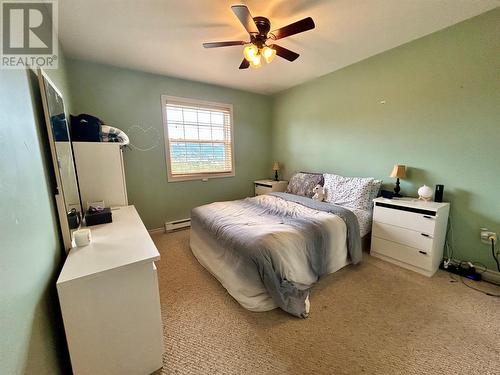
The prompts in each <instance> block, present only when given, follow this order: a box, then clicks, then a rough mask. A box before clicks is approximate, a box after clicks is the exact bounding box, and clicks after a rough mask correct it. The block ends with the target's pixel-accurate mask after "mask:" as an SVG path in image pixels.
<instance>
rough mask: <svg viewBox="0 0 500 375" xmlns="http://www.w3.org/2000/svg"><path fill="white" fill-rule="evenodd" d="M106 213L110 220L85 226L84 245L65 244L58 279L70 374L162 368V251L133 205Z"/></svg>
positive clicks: (97, 374)
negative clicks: (87, 238) (159, 270)
mask: <svg viewBox="0 0 500 375" xmlns="http://www.w3.org/2000/svg"><path fill="white" fill-rule="evenodd" d="M112 213H113V222H112V223H108V224H101V225H95V226H92V227H90V230H91V231H92V242H91V243H90V244H89V245H87V246H84V247H78V248H73V249H71V251H70V252H69V254H68V257H67V259H66V262H65V263H64V266H63V268H62V270H61V274H60V275H59V278H58V280H57V292H58V295H59V303H60V306H61V312H62V316H63V321H64V330H65V333H66V339H67V342H68V348H69V354H70V357H71V366H72V369H73V374H75V375H87V374H88V375H101V374H102V375H114V374H117V375H118V374H120V375H121V374H150V373H152V372H153V371H155V370H157V369H159V368H160V367H162V354H163V329H162V320H161V310H160V295H159V292H158V275H157V271H156V266H155V264H154V262H155V261H157V260H159V259H160V254H159V252H158V250H157V249H156V247H155V244H154V243H153V241H152V240H151V237H150V236H149V234H148V232H147V230H146V228H145V227H144V224H143V223H142V221H141V219H140V217H139V214H138V213H137V211H136V210H135V207H134V206H125V207H120V208H117V209H116V210H113V211H112Z"/></svg>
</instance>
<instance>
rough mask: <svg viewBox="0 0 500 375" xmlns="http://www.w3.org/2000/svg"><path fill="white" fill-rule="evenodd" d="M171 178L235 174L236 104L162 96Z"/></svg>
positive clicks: (181, 178)
mask: <svg viewBox="0 0 500 375" xmlns="http://www.w3.org/2000/svg"><path fill="white" fill-rule="evenodd" d="M162 106H163V125H164V127H165V150H166V154H167V169H168V181H185V180H195V179H202V178H210V177H229V176H234V153H233V107H232V105H230V104H219V103H210V102H203V101H199V100H193V99H185V98H176V97H172V96H167V95H162Z"/></svg>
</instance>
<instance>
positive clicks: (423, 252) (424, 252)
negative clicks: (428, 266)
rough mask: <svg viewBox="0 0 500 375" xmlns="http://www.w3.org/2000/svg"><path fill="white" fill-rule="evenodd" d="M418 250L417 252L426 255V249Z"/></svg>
mask: <svg viewBox="0 0 500 375" xmlns="http://www.w3.org/2000/svg"><path fill="white" fill-rule="evenodd" d="M418 252H419V253H420V254H424V255H427V251H422V250H419V251H418Z"/></svg>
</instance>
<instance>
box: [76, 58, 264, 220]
mask: <svg viewBox="0 0 500 375" xmlns="http://www.w3.org/2000/svg"><path fill="white" fill-rule="evenodd" d="M67 65H68V72H69V77H70V85H71V89H72V90H71V94H72V103H73V113H74V114H77V113H89V114H92V115H95V116H97V117H99V118H101V119H102V120H103V121H104V122H105V123H107V124H109V125H111V126H116V127H118V128H120V129H122V130H124V131H125V132H126V133H127V134H128V135H129V137H130V141H131V144H132V147H131V148H130V149H126V150H125V151H124V164H125V173H126V181H127V191H128V198H129V203H130V204H134V205H135V206H136V207H137V210H138V211H139V213H140V215H141V218H142V219H143V221H144V223H145V225H146V226H147V227H148V228H150V229H152V228H159V227H162V226H163V224H164V223H165V221H168V220H173V219H182V218H187V217H189V215H190V210H191V208H193V207H196V206H199V205H202V204H205V203H209V202H213V201H218V200H230V199H237V198H242V197H245V196H250V195H252V194H253V181H254V180H255V179H259V178H264V177H269V176H270V175H271V174H272V171H271V162H270V160H271V154H270V144H271V140H270V134H271V128H270V120H271V98H270V97H266V96H263V95H257V94H251V93H248V92H244V91H239V90H233V89H229V88H223V87H219V86H214V85H208V84H203V83H198V82H192V81H187V80H182V79H176V78H170V77H165V76H160V75H154V74H148V73H143V72H138V71H134V70H128V69H122V68H117V67H111V66H106V65H101V64H96V63H90V62H84V61H78V60H70V59H68V64H67ZM162 94H167V95H173V96H180V97H186V98H194V99H201V100H208V101H213V102H221V103H230V104H232V105H233V110H234V113H233V118H234V147H235V166H236V176H235V177H227V178H214V179H210V180H209V181H208V182H202V181H185V182H171V183H168V182H167V169H166V161H165V146H164V136H163V124H162V109H161V104H160V95H162Z"/></svg>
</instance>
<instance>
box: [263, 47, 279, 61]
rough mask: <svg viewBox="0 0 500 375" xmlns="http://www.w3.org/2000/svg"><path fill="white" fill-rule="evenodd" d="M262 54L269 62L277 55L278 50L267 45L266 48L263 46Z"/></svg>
mask: <svg viewBox="0 0 500 375" xmlns="http://www.w3.org/2000/svg"><path fill="white" fill-rule="evenodd" d="M262 56H264V60H266V63H268V64H269V63H270V62H271V61H273V60H274V58H275V57H276V50H275V49H272V48H271V47H268V46H265V47H264V48H262Z"/></svg>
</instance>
